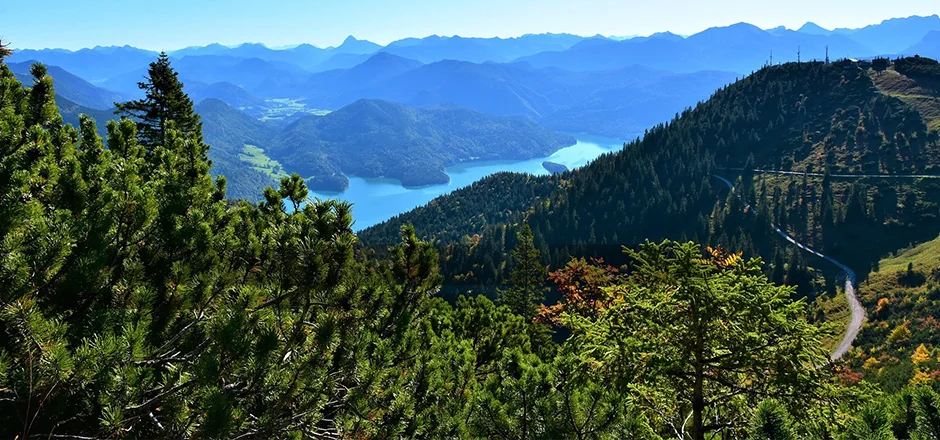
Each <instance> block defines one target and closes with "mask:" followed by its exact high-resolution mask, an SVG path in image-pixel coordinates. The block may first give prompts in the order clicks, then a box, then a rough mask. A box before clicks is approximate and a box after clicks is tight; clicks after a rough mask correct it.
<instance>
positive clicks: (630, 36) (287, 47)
mask: <svg viewBox="0 0 940 440" xmlns="http://www.w3.org/2000/svg"><path fill="white" fill-rule="evenodd" d="M931 17H937V18H940V14H936V13H935V14H931V15H909V16H906V17H891V18H886V19H883V20H881V21H880V22H878V23H870V24H867V25H865V26H861V27H857V28H845V27H836V28H833V29H828V28H825V27H822V26H820V25H818V24H816V23H815V22H814V21H812V20H809V21H806V22H804V23H803V24H802V25H801V26H800V28H802V27H803V26H805V25H807V24H813V25H816V26H818V27H820V28H822V29H823V30H825V31H828V32H835V31H856V30H859V29H864V28H866V27H869V26H877V25H880V24H884V23H885V22H888V21H891V20H904V19H910V18H931ZM740 24H748V25H751V26H754V27H757V28H759V29H761V30H763V31H765V32H767V31H771V30H775V29H779V28H784V29H786V30H790V31H794V32H797V31H798V30H799V28H797V29H793V28H789V27H786V26H783V25H780V26H775V27H770V28H760V27H759V26H757V25H754V24H752V23H748V22H746V21H739V22H735V23H730V24H727V25H719V26H711V27H708V28H705V29H702V30H700V31H698V32H695V33H692V34H681V33H675V32H672V31H670V30H663V31H657V32H652V33H649V34H627V35H602V34H600V33H597V34H594V35H583V34H576V33H571V32H551V31H546V32H539V33H533V32H529V33H525V34H522V35H516V36H499V35H495V36H461V35H457V34H454V35H440V34H431V35H426V36H424V37H416V36H410V37H402V38H398V39H396V40H392V41H390V42H388V43H387V44H382V43H378V42H375V41H372V40H369V39H360V38H357V37H356V36H355V35H352V34H350V35H348V36H346V37H345V38H344V39H343V42H341V43H339V44H336V45H329V46H319V45H316V44H313V43H310V42H300V43H295V44H280V45H276V46H269V45H268V44H267V43H264V42H261V41H257V42H250V41H246V42H241V43H236V44H223V43H220V42H218V41H215V42H210V43H205V44H191V45H188V46H184V47H180V48H175V49H153V48H145V47H139V46H134V45H131V44H111V45H103V44H97V45H95V46H92V47H87V46H85V47H80V48H77V49H66V48H63V47H43V48H35V47H16V46H9V47H10V48H11V49H13V50H14V52H15V51H17V50H34V51H43V50H61V51H67V52H78V51H82V50H94V49H99V48H101V49H106V48H125V47H130V48H134V49H139V50H144V51H149V52H158V53H159V52H166V53H168V54H172V53H173V52H178V51H181V50H185V49H198V48H204V47H208V46H212V45H220V46H224V47H227V48H229V49H234V48H238V47H241V46H245V45H261V46H264V47H265V48H267V49H271V50H290V49H293V48H296V47H299V46H304V45H309V46H313V47H315V48H317V49H322V50H329V49H335V48H338V47H340V46H342V45H343V44H344V43H345V42H347V41H348V40H349V39H354V40H356V41H361V42H368V43H372V44H375V45H378V46H381V47H382V48H386V47H388V46H390V45H392V44H394V43H397V42H399V41H404V40H411V39H417V40H424V39H428V38H433V37H438V38H463V39H483V40H491V39H500V40H512V39H517V38H522V37H526V36H535V35H572V36H575V37H580V38H584V39H589V38H597V37H602V38H606V39H609V40H619V41H626V40H631V39H634V38H648V37H650V36H653V35H657V34H666V33H668V34H673V35H678V36H680V37H682V38H688V37H690V36H693V35H697V34H699V33H702V32H705V31H707V30H710V29H720V28H727V27H731V26H735V25H740ZM0 39H2V38H0ZM7 44H10V43H7ZM13 44H15V43H13Z"/></svg>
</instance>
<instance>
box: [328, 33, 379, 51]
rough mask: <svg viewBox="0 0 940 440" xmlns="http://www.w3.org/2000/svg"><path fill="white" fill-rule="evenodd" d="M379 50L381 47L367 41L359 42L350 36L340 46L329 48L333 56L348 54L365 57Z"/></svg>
mask: <svg viewBox="0 0 940 440" xmlns="http://www.w3.org/2000/svg"><path fill="white" fill-rule="evenodd" d="M381 48H382V46H381V45H379V44H375V43H373V42H371V41H368V40H359V39H357V38H356V37H354V36H352V35H350V36H348V37H346V40H344V41H343V44H340V45H339V46H336V47H335V48H330V49H329V50H330V52H332V53H333V54H341V53H349V54H359V55H367V54H371V53H375V52H377V51H378V50H379V49H381Z"/></svg>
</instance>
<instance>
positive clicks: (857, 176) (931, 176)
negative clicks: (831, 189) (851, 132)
mask: <svg viewBox="0 0 940 440" xmlns="http://www.w3.org/2000/svg"><path fill="white" fill-rule="evenodd" d="M719 169H724V170H728V171H744V168H719ZM752 172H753V173H755V174H782V175H786V176H810V177H825V174H823V173H810V172H806V171H780V170H753V171H752ZM715 177H718V176H715ZM829 177H834V178H839V179H940V174H829ZM719 179H720V177H719ZM722 180H724V179H722Z"/></svg>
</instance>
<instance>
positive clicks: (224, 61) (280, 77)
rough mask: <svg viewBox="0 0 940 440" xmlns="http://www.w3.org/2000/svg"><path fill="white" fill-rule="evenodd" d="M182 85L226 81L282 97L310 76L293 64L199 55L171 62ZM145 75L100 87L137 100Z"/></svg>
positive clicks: (139, 73)
mask: <svg viewBox="0 0 940 440" xmlns="http://www.w3.org/2000/svg"><path fill="white" fill-rule="evenodd" d="M172 63H173V68H174V69H176V71H177V72H179V77H180V80H181V81H183V83H184V84H187V83H202V84H214V83H218V82H228V83H231V84H234V85H236V86H239V87H241V88H243V89H245V90H247V91H248V92H250V93H251V94H253V95H255V96H258V97H260V98H282V97H285V95H284V93H286V91H287V90H289V89H290V88H291V87H292V86H293V85H295V84H297V83H298V82H299V81H301V80H302V79H303V78H305V77H307V76H308V75H309V73H308V72H307V71H305V70H303V69H301V68H299V67H297V66H295V65H293V64H290V63H284V62H277V61H266V60H262V59H260V58H239V57H233V56H229V55H200V56H186V57H183V58H179V59H172ZM146 74H147V65H146V64H145V65H144V66H142V67H140V68H138V69H136V70H133V71H130V72H127V73H123V74H120V75H116V76H113V77H111V78H109V79H108V80H107V81H105V82H103V83H102V86H104V87H107V88H109V89H113V90H118V91H120V92H122V93H125V94H129V95H131V96H134V97H139V96H140V94H141V92H140V90H138V89H137V83H138V82H139V81H142V80H143V78H144V77H145V76H146Z"/></svg>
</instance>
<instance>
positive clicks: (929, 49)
mask: <svg viewBox="0 0 940 440" xmlns="http://www.w3.org/2000/svg"><path fill="white" fill-rule="evenodd" d="M903 53H905V54H909V55H920V56H925V57H929V58H933V59H940V31H931V32H930V33H928V34H927V35H925V36H924V38H923V39H921V40H920V41H919V42H918V43H917V44H915V45H913V46H911V47H909V48H907V49H905V50H904V51H903Z"/></svg>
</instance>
